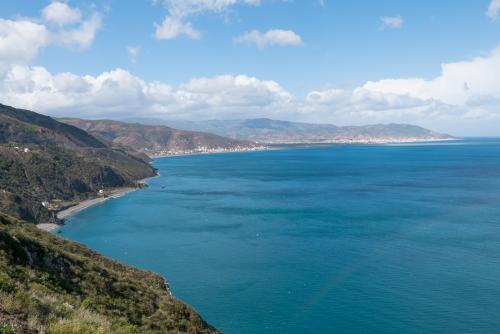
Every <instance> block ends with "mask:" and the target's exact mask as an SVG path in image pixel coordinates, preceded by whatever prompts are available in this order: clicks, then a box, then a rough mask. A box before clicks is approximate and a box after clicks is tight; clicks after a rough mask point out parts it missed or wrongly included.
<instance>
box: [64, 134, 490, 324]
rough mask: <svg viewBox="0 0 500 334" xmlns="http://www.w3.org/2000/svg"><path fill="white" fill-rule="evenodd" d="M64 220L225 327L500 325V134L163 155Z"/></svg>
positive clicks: (69, 232)
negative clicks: (111, 194)
mask: <svg viewBox="0 0 500 334" xmlns="http://www.w3.org/2000/svg"><path fill="white" fill-rule="evenodd" d="M155 166H156V167H157V168H158V169H159V170H160V173H161V176H160V177H158V178H155V179H152V180H151V181H150V182H149V183H150V187H149V188H148V189H145V190H141V191H138V192H135V193H133V194H130V195H127V196H125V197H122V198H120V199H116V200H110V201H108V202H106V203H105V204H103V205H99V206H96V207H93V208H90V209H88V210H86V211H83V212H80V213H79V214H77V215H75V216H73V217H71V218H70V219H69V224H68V225H67V226H66V227H64V228H63V230H62V235H63V236H64V237H67V238H69V239H73V240H77V241H80V242H82V243H84V244H87V245H88V246H90V247H92V248H95V249H97V250H98V251H100V252H102V253H104V254H106V255H108V256H110V257H113V258H116V259H119V260H122V261H124V262H126V263H129V264H132V265H136V266H138V267H141V268H146V269H150V270H153V271H155V272H158V273H160V274H162V275H164V276H165V277H166V278H167V280H168V281H169V283H170V285H171V288H172V290H173V292H174V294H175V295H176V296H177V297H179V298H180V299H182V300H183V301H186V302H187V303H189V304H191V305H193V306H194V307H195V308H196V309H197V310H198V311H199V312H200V313H201V314H202V316H203V317H204V318H205V319H206V320H207V321H209V322H210V323H212V324H213V325H215V326H216V327H218V328H219V329H221V330H223V331H224V332H225V333H495V332H499V331H500V140H494V139H482V140H467V141H464V142H459V143H450V144H443V145H441V144H440V145H436V144H429V145H409V146H336V147H319V148H296V149H289V150H277V151H268V152H254V153H235V154H221V155H200V156H186V157H176V158H163V159H157V160H156V161H155Z"/></svg>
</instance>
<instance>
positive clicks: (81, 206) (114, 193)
mask: <svg viewBox="0 0 500 334" xmlns="http://www.w3.org/2000/svg"><path fill="white" fill-rule="evenodd" d="M457 140H460V138H446V139H418V140H416V139H415V140H414V139H409V140H402V141H394V140H392V141H379V142H373V141H372V142H361V141H352V142H338V141H337V142H324V143H280V144H266V145H267V146H261V147H259V148H256V149H252V150H224V151H208V152H186V153H179V154H158V155H148V156H149V157H150V158H151V159H153V160H154V159H157V158H172V157H182V156H193V155H213V154H224V153H245V152H261V151H273V150H279V149H287V148H290V147H294V146H298V147H300V146H303V147H313V146H329V145H352V144H358V145H359V144H361V145H398V144H418V143H429V142H446V141H457ZM158 176H159V174H158V175H155V176H152V177H148V178H145V179H141V180H138V181H137V184H139V185H146V184H147V180H149V179H153V178H155V177H158ZM139 189H141V187H123V188H116V189H113V190H111V191H110V194H109V195H108V196H106V197H97V198H92V199H88V200H83V201H81V202H79V203H77V204H75V205H73V206H71V207H69V208H67V209H64V210H61V211H59V212H57V213H56V216H57V218H58V219H60V220H64V219H65V218H67V217H69V216H71V215H74V214H75V213H78V212H80V211H82V210H85V209H87V208H90V207H92V206H94V205H98V204H101V203H103V202H105V201H107V200H109V199H113V198H119V197H121V196H125V195H127V194H128V193H131V192H134V191H136V190H139ZM61 226H62V225H61V224H54V223H46V224H38V225H37V227H38V228H39V229H42V230H44V231H47V232H54V231H55V230H57V229H58V228H60V227H61Z"/></svg>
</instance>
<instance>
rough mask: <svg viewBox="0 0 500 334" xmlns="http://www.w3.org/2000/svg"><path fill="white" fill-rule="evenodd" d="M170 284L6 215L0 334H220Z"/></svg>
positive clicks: (0, 256)
mask: <svg viewBox="0 0 500 334" xmlns="http://www.w3.org/2000/svg"><path fill="white" fill-rule="evenodd" d="M216 332H217V331H216V330H215V329H213V328H212V327H210V326H209V325H208V324H206V323H205V322H204V321H203V320H202V319H201V318H200V317H199V316H198V315H197V314H196V312H195V311H194V310H193V309H192V308H190V307H189V306H186V305H184V304H183V303H181V302H179V301H178V300H177V299H175V298H174V297H173V296H172V295H171V293H170V290H169V288H168V286H167V284H166V282H165V280H164V279H163V278H162V277H160V276H157V275H155V274H153V273H150V272H146V271H142V270H138V269H135V268H132V267H129V266H125V265H122V264H120V263H118V262H116V261H112V260H109V259H107V258H104V257H102V256H101V255H99V254H98V253H96V252H94V251H92V250H90V249H88V248H86V247H84V246H82V245H79V244H77V243H74V242H71V241H67V240H64V239H61V238H59V237H56V236H53V235H51V234H50V233H47V232H44V231H41V230H39V229H37V228H36V227H35V226H34V225H33V224H29V223H25V222H22V221H19V220H16V219H14V218H10V217H8V216H6V215H4V214H1V213H0V333H2V334H3V333H8V334H11V333H19V334H21V333H47V334H80V333H81V334H90V333H92V334H93V333H103V334H108V333H123V334H125V333H129V334H132V333H136V334H147V333H151V334H153V333H216Z"/></svg>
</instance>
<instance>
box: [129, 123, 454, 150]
mask: <svg viewBox="0 0 500 334" xmlns="http://www.w3.org/2000/svg"><path fill="white" fill-rule="evenodd" d="M137 120H138V121H140V122H143V123H148V124H153V123H156V124H160V123H161V124H168V125H170V126H173V127H176V128H179V129H185V130H191V131H203V132H210V133H215V134H217V135H220V136H225V137H229V138H234V139H239V140H251V141H255V142H258V143H262V144H321V143H387V142H412V141H431V140H432V141H434V140H449V139H453V137H452V136H450V135H446V134H441V133H437V132H433V131H431V130H428V129H425V128H422V127H419V126H415V125H409V124H376V125H365V126H335V125H331V124H312V123H298V122H289V121H278V120H272V119H267V118H258V119H246V120H207V121H179V120H170V121H161V120H148V119H137Z"/></svg>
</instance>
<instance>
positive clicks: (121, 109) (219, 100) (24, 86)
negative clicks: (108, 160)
mask: <svg viewBox="0 0 500 334" xmlns="http://www.w3.org/2000/svg"><path fill="white" fill-rule="evenodd" d="M0 99H1V101H3V103H7V104H11V105H15V106H18V107H23V108H28V109H33V110H37V111H41V112H46V113H50V114H53V115H75V114H79V113H85V115H87V116H92V115H94V116H99V115H100V116H104V115H108V116H109V115H113V114H115V113H116V114H118V115H119V116H123V115H126V114H127V113H128V114H130V115H138V114H141V115H156V116H158V115H160V116H173V117H195V118H200V117H201V118H211V117H234V116H237V115H240V116H242V115H245V116H248V115H249V114H254V115H256V116H259V115H264V114H269V113H273V112H274V111H275V110H283V109H284V106H285V105H290V104H292V103H293V96H292V95H291V94H290V93H288V92H287V91H285V90H284V89H283V88H282V87H280V85H279V84H277V83H276V82H274V81H262V80H259V79H257V78H254V77H249V76H246V75H237V76H234V75H222V76H216V77H212V78H198V79H193V80H191V81H189V82H187V83H185V84H182V85H179V86H178V87H175V88H174V87H172V86H170V85H168V84H164V83H159V82H149V83H148V82H145V81H144V80H142V79H141V78H139V77H136V76H134V75H132V74H130V73H129V72H128V71H125V70H122V69H116V70H113V71H109V72H104V73H102V74H100V75H99V76H95V77H94V76H77V75H74V74H71V73H60V74H51V73H50V72H49V71H47V70H46V69H45V68H43V67H28V66H13V67H12V68H11V69H10V71H9V72H8V73H7V74H6V75H5V77H4V78H3V80H2V82H1V84H0Z"/></svg>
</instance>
